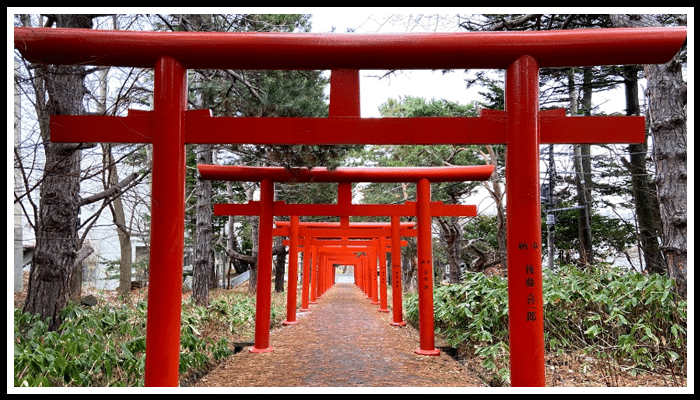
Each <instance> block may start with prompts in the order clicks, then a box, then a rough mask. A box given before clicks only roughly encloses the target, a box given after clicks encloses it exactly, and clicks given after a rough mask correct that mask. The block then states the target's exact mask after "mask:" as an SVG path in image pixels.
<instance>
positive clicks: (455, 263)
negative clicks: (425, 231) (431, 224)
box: [437, 217, 462, 283]
mask: <svg viewBox="0 0 700 400" xmlns="http://www.w3.org/2000/svg"><path fill="white" fill-rule="evenodd" d="M437 221H438V223H439V224H440V230H441V231H442V237H443V238H444V239H445V242H446V245H447V246H446V247H447V251H446V252H447V262H448V264H449V266H450V273H449V274H448V277H447V279H448V282H449V283H459V282H460V281H461V279H460V278H461V271H460V268H459V261H460V260H461V257H460V253H461V251H462V243H461V241H462V240H461V239H462V230H461V229H459V225H458V224H457V217H449V220H447V219H446V218H437Z"/></svg>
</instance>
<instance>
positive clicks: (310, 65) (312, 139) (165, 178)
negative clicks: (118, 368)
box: [14, 27, 686, 386]
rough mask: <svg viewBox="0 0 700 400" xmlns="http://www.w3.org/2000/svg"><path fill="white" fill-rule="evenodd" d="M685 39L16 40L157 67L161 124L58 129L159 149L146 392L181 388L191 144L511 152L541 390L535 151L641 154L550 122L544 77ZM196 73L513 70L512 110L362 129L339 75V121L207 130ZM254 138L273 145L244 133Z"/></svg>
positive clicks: (521, 380) (634, 58) (678, 32)
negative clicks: (189, 100) (197, 106)
mask: <svg viewBox="0 0 700 400" xmlns="http://www.w3.org/2000/svg"><path fill="white" fill-rule="evenodd" d="M685 39H686V28H685V27H677V28H615V29H575V30H564V31H536V32H463V33H430V34H392V35H356V34H307V33H299V34H295V33H211V32H133V31H102V30H99V31H98V30H86V29H51V28H14V46H15V48H16V49H17V50H19V51H20V52H21V53H22V55H23V56H24V57H25V58H26V59H28V60H29V61H32V62H38V63H44V64H68V65H70V64H89V65H108V66H126V67H130V66H131V67H141V68H153V69H154V72H155V83H154V111H152V112H133V111H132V112H130V113H129V116H127V117H125V118H123V117H106V116H52V117H51V131H52V132H51V139H52V140H54V141H57V142H99V141H101V142H115V143H153V153H154V154H153V171H152V173H153V189H152V208H151V216H152V225H151V257H150V260H151V267H150V268H151V277H150V289H149V298H148V304H149V312H148V321H147V323H148V328H147V329H148V330H147V338H146V354H147V356H146V373H145V383H146V385H147V386H177V384H178V361H179V353H178V349H179V331H180V306H181V305H180V297H181V293H180V290H181V284H182V282H181V278H180V276H181V272H182V258H183V255H182V253H183V252H182V250H183V240H184V238H183V236H184V235H183V230H184V222H183V218H182V216H183V214H184V181H185V168H184V165H185V157H184V144H185V143H242V144H246V143H252V144H256V143H262V144H264V143H269V144H441V143H447V144H450V143H472V144H480V143H483V144H499V143H503V144H507V145H508V153H507V155H506V191H507V192H508V193H509V194H511V195H515V194H516V193H517V196H518V201H517V202H512V201H511V202H508V204H507V210H506V211H507V217H506V218H507V230H508V234H507V236H508V238H507V239H508V259H509V260H511V262H510V263H509V264H508V269H509V271H508V290H509V296H508V298H509V300H508V301H509V324H510V359H511V384H512V385H513V386H544V382H545V381H544V340H543V322H542V314H541V309H542V308H541V307H542V286H541V266H542V263H541V250H540V247H541V237H540V229H539V226H540V219H541V216H540V198H539V197H540V193H539V174H538V170H539V153H538V145H539V144H541V143H634V142H641V141H643V138H644V118H643V117H638V118H636V117H590V118H585V117H576V118H565V117H564V116H563V113H561V114H557V115H552V114H549V113H544V112H540V111H539V107H538V94H539V89H538V70H539V68H542V67H564V66H594V65H621V64H660V63H664V62H666V61H668V60H669V59H671V57H673V55H674V54H675V53H676V52H677V50H678V49H679V48H680V46H681V45H682V44H683V42H684V41H685ZM188 68H202V69H207V68H213V69H228V68H233V69H331V70H348V69H349V70H359V69H469V68H500V69H506V111H505V112H504V113H499V114H498V115H496V114H493V113H486V114H482V116H481V117H479V118H408V119H395V118H386V119H364V118H359V115H360V113H359V83H358V82H357V81H358V80H357V78H356V73H346V74H342V75H344V76H348V75H349V76H350V78H349V83H348V84H347V87H344V86H346V82H344V79H343V78H341V77H340V76H338V75H336V74H332V75H331V104H330V113H329V115H330V117H329V118H316V119H314V118H299V119H297V118H210V115H211V114H210V113H209V112H208V111H186V110H185V109H186V101H185V97H186V91H187V85H186V70H187V69H188ZM334 75H335V76H334ZM338 87H341V89H340V90H339V91H338V90H337V89H335V88H338ZM343 95H347V97H346V98H345V99H343V98H342V97H343ZM339 96H340V97H339ZM348 116H349V117H355V118H347V117H348ZM96 128H99V129H96ZM251 129H252V130H253V131H255V130H258V131H263V132H265V135H240V134H237V132H248V131H250V130H251ZM222 132H233V134H230V135H226V137H221V136H222ZM329 132H333V134H328V133H329ZM425 132H430V135H426V134H425ZM177 216H180V217H179V218H178V217H177ZM516 259H517V260H518V262H517V263H516V262H513V261H514V260H516ZM523 282H528V283H527V284H526V285H524V284H523ZM529 282H534V284H533V285H530V284H529ZM163 310H164V311H163Z"/></svg>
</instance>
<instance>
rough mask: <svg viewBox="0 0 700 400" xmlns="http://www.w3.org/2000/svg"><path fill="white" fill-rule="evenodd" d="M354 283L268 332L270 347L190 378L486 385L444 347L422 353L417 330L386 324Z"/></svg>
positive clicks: (255, 383)
mask: <svg viewBox="0 0 700 400" xmlns="http://www.w3.org/2000/svg"><path fill="white" fill-rule="evenodd" d="M377 309H378V307H377V306H373V305H371V304H370V300H369V299H366V298H365V295H364V294H363V293H362V292H361V291H360V290H359V289H358V288H357V287H356V286H355V285H354V284H350V283H338V284H336V285H334V286H333V287H332V288H331V289H329V290H328V291H327V292H326V293H325V294H324V295H323V298H321V299H320V301H319V303H318V304H316V305H312V306H311V311H309V312H305V313H298V314H297V320H298V321H299V323H298V324H296V325H291V326H285V327H283V328H279V329H275V330H273V331H272V332H271V333H270V346H271V347H273V348H274V351H272V352H269V353H260V354H258V353H250V352H249V348H246V349H244V350H243V351H242V352H240V353H238V354H236V355H234V356H232V357H230V358H229V359H228V360H226V361H225V362H224V363H222V364H220V365H218V366H217V367H216V368H215V369H214V370H212V371H211V372H210V373H209V374H207V375H205V376H204V377H202V378H201V379H200V380H199V381H197V382H196V383H195V386H201V387H473V386H486V385H485V384H484V383H483V382H481V381H480V380H479V379H478V378H476V377H474V376H470V375H469V373H468V372H467V371H466V370H465V369H464V368H463V367H462V366H461V365H460V364H459V363H458V362H457V361H455V360H453V359H452V358H450V357H449V356H447V355H445V354H441V355H440V356H421V355H418V354H416V353H415V352H414V351H415V349H416V348H418V345H419V336H418V331H416V330H415V329H414V328H412V327H411V326H406V327H395V326H391V325H389V322H391V314H390V313H380V312H377Z"/></svg>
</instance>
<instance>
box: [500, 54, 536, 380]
mask: <svg viewBox="0 0 700 400" xmlns="http://www.w3.org/2000/svg"><path fill="white" fill-rule="evenodd" d="M505 95H506V112H507V115H508V123H507V132H508V147H507V153H506V192H507V193H508V196H509V201H508V202H507V205H506V207H507V208H506V224H507V242H508V247H507V251H508V324H509V335H510V365H511V367H510V373H511V385H512V386H544V384H545V376H544V371H545V369H544V334H543V332H544V324H543V319H544V318H543V314H542V250H541V248H542V241H541V233H540V232H541V231H540V229H541V221H542V218H541V214H540V188H539V179H540V174H539V160H540V158H539V126H538V123H539V67H538V65H537V61H536V60H535V59H534V58H532V57H530V56H522V57H520V58H519V59H517V60H516V61H515V62H513V64H511V65H510V67H508V69H507V71H506V91H505Z"/></svg>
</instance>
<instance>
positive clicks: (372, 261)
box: [368, 239, 379, 306]
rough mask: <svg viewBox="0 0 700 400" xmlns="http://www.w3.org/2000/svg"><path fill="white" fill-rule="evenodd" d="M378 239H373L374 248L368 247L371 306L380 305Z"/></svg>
mask: <svg viewBox="0 0 700 400" xmlns="http://www.w3.org/2000/svg"><path fill="white" fill-rule="evenodd" d="M376 241H377V239H372V244H373V246H368V251H369V255H368V259H369V273H370V278H371V279H372V287H371V290H372V301H371V302H370V304H372V305H373V306H376V305H378V304H379V295H378V290H377V255H378V254H377V245H376V244H375V243H376Z"/></svg>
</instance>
